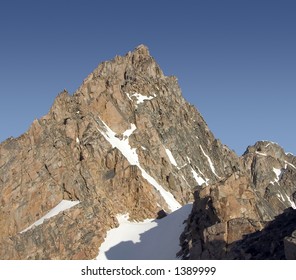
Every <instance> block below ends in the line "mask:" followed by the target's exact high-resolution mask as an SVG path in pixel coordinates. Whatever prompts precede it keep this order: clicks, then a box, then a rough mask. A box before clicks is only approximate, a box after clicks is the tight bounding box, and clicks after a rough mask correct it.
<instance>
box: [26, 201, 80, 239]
mask: <svg viewBox="0 0 296 280" xmlns="http://www.w3.org/2000/svg"><path fill="white" fill-rule="evenodd" d="M78 203H80V201H70V200H62V201H61V202H60V203H59V204H58V205H57V206H55V207H54V208H52V209H51V210H50V211H49V212H48V213H47V214H46V215H44V216H43V217H42V218H40V219H39V220H38V221H36V222H35V223H33V224H32V225H30V226H29V227H27V228H26V229H24V230H23V231H21V232H20V233H24V232H26V231H28V230H29V229H31V228H33V227H36V226H39V225H41V224H43V222H44V221H45V220H47V219H50V218H52V217H54V216H56V215H58V214H59V213H61V212H63V211H66V210H68V209H70V208H72V207H73V206H75V205H77V204H78Z"/></svg>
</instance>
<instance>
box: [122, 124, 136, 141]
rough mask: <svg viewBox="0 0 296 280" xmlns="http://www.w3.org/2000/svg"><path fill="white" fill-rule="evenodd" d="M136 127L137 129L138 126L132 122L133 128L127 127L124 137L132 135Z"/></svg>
mask: <svg viewBox="0 0 296 280" xmlns="http://www.w3.org/2000/svg"><path fill="white" fill-rule="evenodd" d="M136 129H137V127H136V126H135V125H134V124H133V123H132V124H131V128H130V129H127V130H126V131H125V132H123V134H122V135H123V137H125V138H128V137H130V136H131V135H132V134H133V133H134V131H135V130H136Z"/></svg>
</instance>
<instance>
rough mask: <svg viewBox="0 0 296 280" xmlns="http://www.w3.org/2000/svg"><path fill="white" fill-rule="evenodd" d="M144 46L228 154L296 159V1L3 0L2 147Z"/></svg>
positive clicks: (0, 45) (0, 12)
mask: <svg viewBox="0 0 296 280" xmlns="http://www.w3.org/2000/svg"><path fill="white" fill-rule="evenodd" d="M141 43H143V44H145V45H147V46H148V47H149V49H150V53H151V54H152V56H154V57H155V59H156V60H157V61H158V63H159V64H160V66H161V68H162V69H163V70H164V72H165V74H167V75H175V76H177V77H178V79H179V83H180V85H181V88H182V91H183V95H184V96H185V98H186V99H187V100H188V101H189V102H190V103H192V104H194V105H196V107H197V108H198V110H199V111H200V112H201V113H202V115H203V116H204V118H205V120H206V121H207V123H208V125H209V127H210V129H211V130H212V131H213V132H214V134H215V136H216V137H217V138H219V139H221V141H222V142H223V143H224V144H226V145H228V146H229V147H230V148H232V149H234V150H235V151H236V152H237V153H238V154H241V153H242V152H243V151H244V150H245V149H246V147H247V146H248V145H251V144H254V143H255V142H256V141H257V140H272V141H275V142H278V143H279V144H280V145H282V146H283V147H284V148H285V150H286V151H289V152H292V153H294V154H296V133H295V125H294V122H295V120H296V110H295V107H296V1H294V0H276V1H275V0H232V1H231V0H223V1H221V0H216V1H215V0H182V1H181V0H179V1H174V0H149V1H141V0H125V1H121V0H117V1H115V0H108V1H97V0H80V1H78V0H71V1H68V0H67V1H66V0H50V1H49V0H48V1H40V0H26V1H24V0H1V1H0V94H1V103H0V104H1V105H0V106H1V107H0V141H3V140H4V139H6V138H7V137H9V136H14V137H16V136H19V135H20V134H22V133H24V132H25V131H26V130H27V129H28V127H29V126H30V124H31V122H32V121H33V120H34V119H35V118H39V117H41V116H43V115H45V114H46V113H47V112H48V110H49V108H50V106H51V105H52V102H53V100H54V98H55V96H56V95H57V94H58V93H59V92H60V91H62V90H63V89H64V88H66V89H67V90H68V91H70V92H71V93H73V92H74V91H75V90H76V89H77V88H78V86H79V85H80V84H81V82H82V81H83V79H84V78H85V77H86V76H87V75H88V74H89V73H90V72H91V71H92V70H93V69H94V68H95V67H96V66H97V65H98V64H99V63H100V62H102V61H104V60H108V59H111V58H113V57H114V56H115V55H116V54H119V55H124V54H125V53H126V52H128V51H129V50H133V49H134V48H135V47H136V46H137V45H139V44H141Z"/></svg>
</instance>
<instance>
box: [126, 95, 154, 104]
mask: <svg viewBox="0 0 296 280" xmlns="http://www.w3.org/2000/svg"><path fill="white" fill-rule="evenodd" d="M126 95H127V97H128V98H129V99H130V100H131V101H133V97H134V100H135V101H136V104H137V105H139V104H141V103H143V102H144V101H145V100H151V99H153V98H154V97H156V94H153V96H145V95H142V94H140V93H138V92H134V93H128V92H126ZM136 107H137V106H136Z"/></svg>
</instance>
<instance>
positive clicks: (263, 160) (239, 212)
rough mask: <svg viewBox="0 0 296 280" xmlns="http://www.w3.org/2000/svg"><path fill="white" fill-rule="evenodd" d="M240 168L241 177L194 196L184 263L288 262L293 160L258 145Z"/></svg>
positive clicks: (292, 223)
mask: <svg viewBox="0 0 296 280" xmlns="http://www.w3.org/2000/svg"><path fill="white" fill-rule="evenodd" d="M241 162H242V166H243V167H242V169H241V170H240V171H238V172H235V173H233V174H232V175H231V176H230V177H228V178H226V179H223V180H220V181H219V182H218V183H216V184H211V185H209V186H206V187H204V188H201V189H200V190H198V191H197V192H196V198H195V203H194V205H193V210H192V213H191V215H190V217H189V219H188V221H187V226H186V229H185V231H184V232H183V234H182V236H181V238H180V241H181V246H182V250H181V251H180V252H179V255H180V256H181V257H182V258H183V259H284V258H290V259H291V258H293V256H294V254H295V246H294V245H295V243H294V242H295V240H294V239H293V236H290V235H291V234H292V232H293V231H294V230H295V228H296V219H295V218H296V217H295V214H296V211H295V210H294V209H295V208H296V207H295V199H294V197H295V191H296V185H295V175H296V168H295V165H294V164H293V163H294V162H295V157H294V156H293V155H291V154H285V153H284V151H283V149H282V148H281V147H279V146H278V145H277V144H276V143H272V142H267V141H260V142H257V143H256V144H255V145H254V146H250V147H248V149H247V151H246V152H245V153H244V155H243V156H242V157H241ZM284 244H285V248H284ZM285 251H286V254H285Z"/></svg>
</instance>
